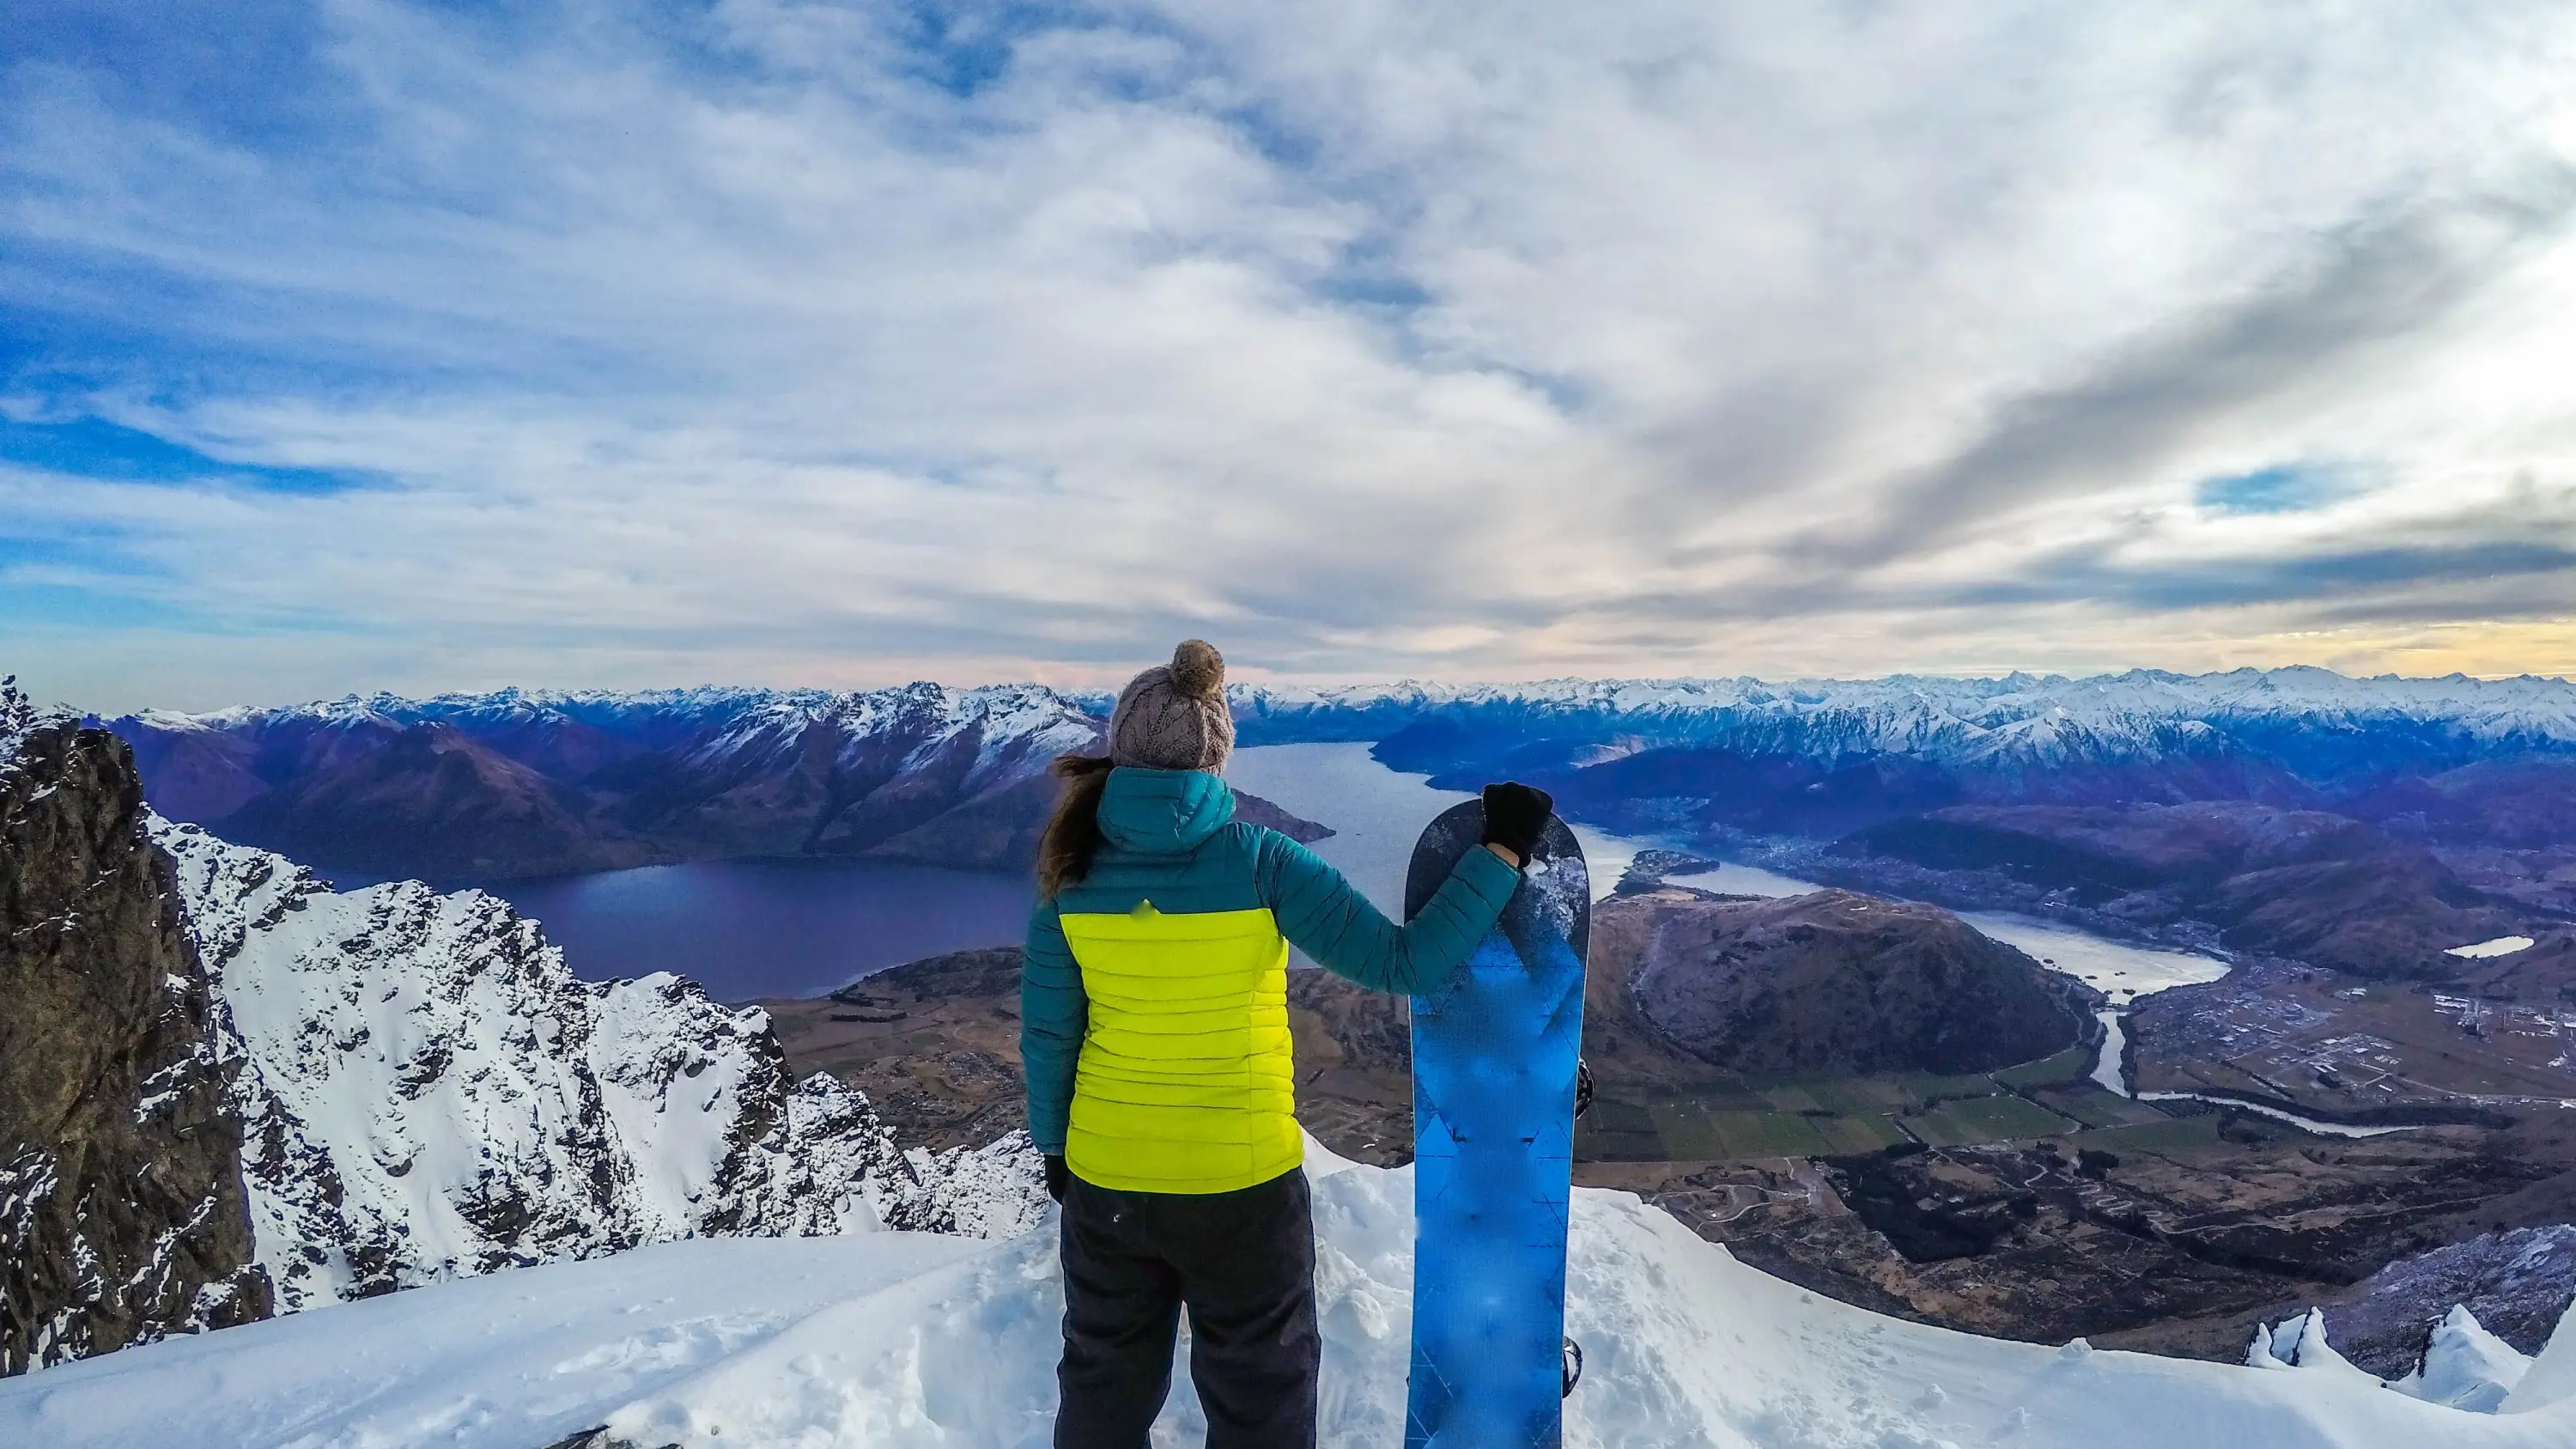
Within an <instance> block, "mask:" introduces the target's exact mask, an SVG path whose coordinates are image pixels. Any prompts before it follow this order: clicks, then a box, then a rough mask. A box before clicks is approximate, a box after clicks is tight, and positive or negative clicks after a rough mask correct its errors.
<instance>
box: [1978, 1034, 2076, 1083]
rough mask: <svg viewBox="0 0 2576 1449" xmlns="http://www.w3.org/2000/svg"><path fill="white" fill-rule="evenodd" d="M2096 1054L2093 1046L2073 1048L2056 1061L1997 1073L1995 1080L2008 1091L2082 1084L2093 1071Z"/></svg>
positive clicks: (2049, 1059) (2053, 1058)
mask: <svg viewBox="0 0 2576 1449" xmlns="http://www.w3.org/2000/svg"><path fill="white" fill-rule="evenodd" d="M2093 1053H2094V1049H2093V1048H2092V1047H2089V1046H2083V1045H2077V1046H2071V1047H2068V1048H2067V1049H2066V1050H2064V1051H2062V1052H2059V1053H2058V1054H2057V1055H2055V1056H2053V1057H2042V1058H2040V1059H2039V1060H2038V1061H2035V1062H2024V1063H2022V1064H2021V1065H2020V1066H2017V1067H2006V1068H2004V1069H2003V1070H2002V1071H2000V1072H1997V1073H1995V1074H1994V1077H1995V1080H1996V1081H1998V1082H2001V1083H2003V1084H2004V1085H2005V1086H2007V1087H2013V1088H2019V1089H2027V1088H2031V1087H2046V1086H2053V1085H2055V1084H2056V1083H2059V1082H2080V1081H2082V1080H2084V1077H2085V1075H2086V1074H2087V1073H2089V1072H2091V1071H2092V1070H2093Z"/></svg>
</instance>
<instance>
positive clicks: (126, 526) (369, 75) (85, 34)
mask: <svg viewBox="0 0 2576 1449" xmlns="http://www.w3.org/2000/svg"><path fill="white" fill-rule="evenodd" d="M154 9H156V7H150V6H125V5H119V6H105V5H101V6H96V7H76V6H75V7H56V11H57V12H58V14H57V16H56V18H54V19H53V20H52V21H51V23H48V24H44V25H38V26H35V27H32V28H31V33H30V34H29V36H28V37H27V41H26V43H25V44H24V45H23V46H22V47H20V48H19V49H18V50H17V51H15V52H14V53H13V54H14V58H13V59H12V60H10V61H8V62H5V65H6V70H5V72H0V335H5V336H9V337H13V338H17V339H19V341H18V343H17V344H16V345H15V346H12V347H9V348H8V349H7V350H6V351H0V418H6V419H9V420H12V421H10V422H9V423H6V424H0V431H6V430H8V429H10V428H14V429H15V431H14V432H10V433H9V437H10V438H13V439H15V442H14V443H12V444H10V445H9V446H8V447H6V448H0V620H10V621H14V623H15V624H16V625H18V626H20V627H15V628H12V630H11V633H12V634H13V636H17V637H14V638H13V641H12V646H11V652H12V654H13V656H19V655H21V654H22V653H23V654H24V655H25V656H26V657H13V660H12V663H13V666H15V667H20V668H22V669H23V670H24V671H25V672H26V673H28V674H29V675H30V676H31V677H32V678H34V679H36V680H37V682H38V683H39V684H40V685H45V686H50V687H51V688H53V689H55V690H56V691H58V692H61V693H65V694H69V695H73V696H76V697H79V698H81V699H82V700H83V701H84V702H94V703H105V704H126V703H139V702H145V701H150V702H215V701H221V700H226V699H233V698H256V697H265V695H264V693H254V692H253V691H261V692H275V691H280V690H283V691H286V692H294V693H318V692H336V691H338V690H340V689H344V688H353V687H373V686H376V685H390V686H395V687H405V688H427V687H440V686H449V685H475V684H486V683H497V682H502V681H504V680H509V679H519V680H525V681H529V682H544V683H610V684H634V683H648V682H674V681H681V680H689V679H696V678H709V677H713V678H734V679H744V678H765V679H775V680H779V681H782V682H789V681H792V682H805V681H816V682H872V681H875V680H881V679H886V678H894V677H901V676H903V675H906V674H913V673H929V674H937V675H940V676H943V677H948V678H956V679H970V678H978V677H997V676H1024V675H1032V674H1035V675H1041V676H1045V677H1054V678H1067V679H1072V678H1092V679H1101V678H1111V677H1117V676H1119V675H1122V674H1123V673H1124V671H1126V670H1127V669H1128V668H1131V667H1132V665H1133V662H1134V661H1135V660H1137V659H1139V658H1146V657H1152V656H1154V655H1156V654H1158V653H1159V652H1160V651H1161V650H1162V649H1164V648H1167V647H1168V640H1169V638H1170V637H1172V636H1175V635H1177V634H1180V633H1188V632H1204V633H1208V634H1210V635H1211V636H1213V637H1218V638H1220V639H1221V640H1222V641H1224V642H1225V644H1226V646H1227V649H1228V653H1229V656H1230V657H1233V658H1236V659H1238V660H1241V661H1244V662H1245V663H1246V664H1247V665H1248V666H1254V667H1264V668H1267V669H1268V670H1269V671H1270V672H1273V673H1278V674H1291V675H1306V676H1342V677H1348V676H1353V675H1381V674H1389V673H1437V674H1447V675H1452V676H1456V675H1463V674H1477V675H1484V676H1489V677H1490V676H1498V675H1499V676H1510V675H1519V674H1526V673H1534V672H1554V671H1558V670H1583V671H1600V672H1611V671H1615V672H1624V673H1641V672H1651V673H1675V672H1686V671H1732V670H1735V669H1751V668H1757V667H1758V668H1765V669H1776V668H1779V667H1781V666H1782V665H1784V664H1785V665H1792V666H1797V667H1812V668H1816V669H1823V670H1833V671H1836V672H1846V673H1850V672H1867V671H1871V670H1877V669H1888V668H1902V667H1927V668H1928V667H1965V666H1964V665H1963V664H1962V661H1967V662H1971V663H1973V662H1975V661H1980V660H1991V661H1992V662H1993V663H1995V664H1996V665H1997V666H1999V667H2001V666H2009V665H2011V664H2014V663H2022V662H2028V663H2032V664H2042V665H2047V666H2050V667H2065V666H2068V665H2070V664H2072V665H2077V666H2081V665H2085V664H2095V665H2119V664H2126V663H2129V662H2132V661H2133V660H2136V659H2143V658H2145V657H2146V656H2147V655H2148V654H2150V653H2152V654H2154V655H2155V659H2154V662H2157V663H2162V664H2168V665H2175V664H2179V665H2184V666H2188V665H2189V664H2190V663H2191V662H2192V660H2191V659H2189V658H2178V657H2175V655H2174V653H2173V651H2174V649H2175V648H2177V647H2178V646H2177V645H2176V643H2175V641H2176V640H2188V641H2191V642H2190V643H2189V648H2191V649H2193V650H2197V651H2199V652H2198V654H2197V656H2195V657H2197V658H2199V659H2201V660H2204V661H2206V662H2211V663H2217V662H2227V663H2236V662H2244V658H2245V653H2246V651H2262V650H2276V651H2288V652H2286V653H2282V654H2280V655H2278V657H2281V658H2291V657H2300V656H2299V655H2298V653H2297V651H2298V650H2300V649H2302V648H2309V647H2331V648H2336V649H2348V648H2363V647H2379V646H2377V645H2370V646H2362V645H2358V644H2351V643H2350V642H2349V641H2348V640H2347V642H2346V643H2341V644H2337V643H2332V642H2331V641H2329V643H2328V644H2327V645H2324V646H2312V645H2308V644H2300V643H2297V642H2295V641H2297V640H2301V639H2308V640H2312V641H2313V640H2315V639H2319V638H2326V637H2327V636H2329V635H2331V636H2333V638H2343V637H2344V636H2343V635H2339V634H2335V633H2334V631H2339V630H2340V631H2350V632H2351V638H2354V639H2357V638H2360V637H2362V636H2363V635H2367V636H2368V637H2370V638H2373V639H2397V638H2399V637H2400V636H2399V635H2398V634H2396V633H2392V632H2391V631H2394V630H2404V629H2411V628H2417V627H2419V626H2439V625H2443V624H2445V623H2452V624H2460V625H2462V626H2464V627H2465V626H2467V625H2469V624H2471V623H2474V622H2475V621H2476V620H2480V619H2488V620H2492V619H2495V618H2504V617H2510V618H2514V619H2531V618H2534V617H2536V615H2535V612H2534V609H2533V608H2532V607H2526V608H2523V609H2522V610H2520V611H2518V612H2513V613H2511V614H2509V615H2504V614H2494V613H2490V612H2476V611H2478V610H2489V609H2492V608H2495V607H2500V605H2501V604H2502V603H2504V602H2509V600H2507V599H2506V598H2505V596H2506V595H2508V594H2510V593H2512V590H2511V589H2507V588H2505V587H2503V586H2502V585H2499V584H2496V583H2495V582H2494V581H2495V580H2499V579H2506V578H2511V579H2515V580H2519V581H2520V582H2519V583H2518V584H2517V585H2516V586H2515V587H2517V588H2519V589H2521V591H2522V592H2521V597H2522V598H2524V599H2525V600H2526V601H2528V600H2533V599H2538V600H2543V601H2556V600H2557V595H2558V592H2559V591H2558V590H2556V589H2555V588H2553V587H2550V586H2549V585H2550V584H2551V583H2552V582H2553V579H2552V576H2551V574H2550V573H2549V571H2548V568H2546V567H2543V568H2540V569H2537V570H2535V569H2531V568H2525V567H2522V566H2520V565H2519V564H2516V563H2514V560H2518V559H2525V558H2526V557H2529V558H2543V557H2554V555H2550V554H2549V550H2552V549H2556V548H2561V547H2564V546H2567V545H2568V544H2569V543H2570V542H2571V540H2570V539H2569V537H2568V535H2567V534H2566V533H2565V532H2564V531H2563V530H2562V529H2560V525H2559V522H2558V520H2559V518H2560V515H2559V513H2558V512H2556V511H2555V510H2557V509H2559V507H2560V502H2559V500H2561V499H2562V498H2563V496H2564V492H2565V490H2566V489H2567V488H2569V487H2570V486H2576V477H2571V476H2570V464H2569V463H2568V461H2567V460H2568V459H2570V458H2576V418H2571V408H2570V405H2569V403H2568V402H2567V400H2566V399H2565V397H2564V396H2563V388H2560V387H2557V386H2554V385H2552V384H2550V383H2548V382H2547V380H2546V379H2547V378H2548V377H2549V376H2550V375H2551V372H2552V369H2553V368H2555V369H2556V373H2557V375H2564V373H2565V372H2566V371H2567V370H2569V368H2570V367H2571V366H2576V356H2571V355H2570V354H2571V351H2576V342H2571V341H2570V340H2569V339H2570V338H2576V325H2571V324H2576V247H2571V243H2570V239H2569V232H2568V227H2569V223H2570V220H2571V214H2572V213H2571V208H2576V186H2571V184H2570V181H2569V178H2570V177H2571V176H2576V103H2571V101H2570V100H2569V98H2568V95H2567V92H2566V89H2565V87H2564V86H2563V84H2561V78H2562V77H2563V75H2564V74H2565V73H2566V67H2567V66H2568V65H2569V64H2570V62H2572V61H2576V21H2571V18H2570V17H2569V16H2568V15H2567V14H2566V12H2565V11H2564V10H2563V9H2562V8H2560V7H2553V6H2545V5H2532V6H2527V7H2514V6H2505V7H2490V8H2487V9H2485V10H2482V11H2481V12H2480V13H2479V15H2478V16H2476V17H2473V18H2466V19H2464V18H2463V17H2461V16H2460V15H2458V14H2457V13H2456V12H2454V11H2452V10H2450V9H2448V8H2445V7H2435V6H2413V5H2387V6H2374V7H2370V8H2368V9H2365V10H2359V11H2354V10H2348V9H2340V8H2333V7H2328V8H2324V9H2319V10H2315V11H2313V12H2311V11H2309V10H2305V9H2300V8H2283V9H2280V10H2278V11H2265V12H2255V13H2248V12H2245V11H2244V10H2243V9H2242V7H2226V6H2217V5H2209V6H2194V5H2182V6H2175V5H2153V6H2150V5H2117V4H2114V5H2103V6H2087V7H2065V6H2047V5H2029V6H2011V5H2005V6H1994V7H1976V8H1974V9H1968V10H1963V9H1961V8H1959V7H1946V6H1930V5H1873V6H1849V7H1813V8H1810V9H1804V10H1791V11H1786V12H1784V11H1782V10H1780V9H1779V8H1778V7H1768V6H1755V5H1751V4H1727V5H1715V6H1712V5H1706V4H1679V3H1676V4H1670V5H1646V6H1636V7H1627V8H1624V9H1622V10H1621V11H1619V12H1618V13H1616V14H1604V13H1599V12H1590V11H1587V12H1581V13H1576V12H1569V11H1563V10H1560V9H1557V8H1553V7H1517V6H1501V7H1497V6H1489V5H1486V6H1471V5H1465V4H1428V5H1413V6H1388V5H1384V4H1380V3H1373V0H1324V3H1317V4H1313V5H1306V6H1298V7H1273V8H1266V9H1265V8H1259V7H1202V6H1196V5H1185V4H1171V5H1161V4H1147V3H1125V0H1110V3H1101V4H1097V5H1088V6H1075V7H1065V8H1044V7H1031V6H1024V5H991V6H985V5H975V4H968V5H961V6H951V7H935V8H932V7H846V6H838V5H822V4H808V3H791V0H721V3H717V4H713V5H710V6H665V5H652V4H645V3H642V0H562V3H556V4H551V5H541V6H514V7H501V8H499V9H497V10H494V9H481V8H477V9H459V8H454V7H429V6H425V5H413V4H405V3H395V0H326V3H322V4H318V5H303V4H297V5H285V4H278V5H273V6H263V5H248V4H246V5H244V6H242V7H240V9H241V15H240V17H239V19H240V23H239V24H237V25H232V26H228V27H221V28H218V29H220V30H221V32H222V33H221V34H213V33H210V32H209V28H208V27H204V26H188V25H179V24H175V23H168V22H169V21H170V17H169V16H168V15H166V14H163V15H160V16H159V17H157V19H156V18H155V16H154V15H153V14H152V13H151V12H152V11H153V10H154ZM194 459H205V460H208V462H209V463H211V464H215V465H219V466H207V467H202V468H201V467H199V466H197V465H196V464H195V463H194V462H193V461H191V460H194ZM2303 459H2332V460H2336V461H2335V467H2337V468H2338V469H2346V470H2349V471H2348V473H2347V474H2345V475H2341V476H2348V477H2350V478H2352V479H2356V480H2361V483H2360V484H2358V485H2356V487H2354V488H2353V489H2351V490H2349V491H2346V492H2343V493H2339V494H2331V496H2329V495H2330V490H2327V491H2318V490H2313V489H2306V483H2305V482H2302V481H2298V480H2306V479H2308V475H2307V474H2303V473H2295V472H2294V473H2290V474H2280V475H2279V476H2278V477H2277V478H2274V479H2273V481H2269V482H2267V481H2263V480H2265V479H2266V478H2267V477H2271V476H2272V474H2271V471H2270V470H2280V469H2284V468H2288V469H2293V470H2296V469H2298V468H2301V467H2308V466H2311V465H2305V464H2300V463H2297V462H2296V461H2295V460H2303ZM156 460H157V461H156ZM2284 460H2293V461H2291V462H2284ZM2318 476H2322V475H2318ZM2515 479H2525V480H2528V481H2527V483H2526V484H2524V485H2519V486H2521V488H2522V491H2519V492H2517V491H2516V488H2517V486H2518V485H2516V484H2515V483H2514V481H2513V480H2515ZM299 480H301V481H302V482H304V483H306V484H309V485H311V486H294V485H295V484H296V483H297V482H298V481H299ZM2212 480H2234V481H2232V482H2230V481H2218V482H2213V481H2212ZM351 481H354V482H356V483H358V484H360V485H361V486H344V485H345V484H346V483H348V482H351ZM2309 481H2313V480H2309ZM2303 489H2305V490H2306V491H2303ZM2291 498H2296V499H2299V500H2301V506H2299V507H2297V508H2292V509H2283V510H2279V511H2271V512H2266V511H2263V510H2264V508H2266V507H2269V506H2271V505H2272V504H2275V503H2278V502H2280V501H2282V500H2285V499H2291ZM2516 550H2522V552H2516ZM2481 568H2483V569H2484V570H2485V572H2484V573H2481V572H2480V570H2481ZM2481 580H2485V582H2481ZM84 601H86V605H85V604H84ZM2559 606H2560V605H2559V603H2557V602H2548V603H2546V607H2553V608H2554V607H2559ZM84 607H86V608H87V609H88V610H89V612H90V614H91V616H92V617H93V618H94V619H95V620H96V623H95V626H94V627H89V626H85V625H84V624H83V622H82V619H83V613H84ZM2446 609H2458V610H2468V611H2470V612H2459V613H2449V614H2445V613H2444V612H2443V611H2444V610H2446ZM2035 610H2037V611H2046V617H2045V618H2042V617H2040V616H2039V615H2037V614H2035V613H2034V612H2033V611H2035ZM2035 628H2037V629H2050V630H2055V631H2057V632H2056V633H2054V634H2042V633H2038V632H2035ZM2318 631H2324V633H2322V634H2321V633H2319V632H2318ZM2406 637H2412V636H2406ZM2499 637H2502V636H2499ZM2516 637H2522V636H2516ZM2532 637H2539V636H2532ZM2016 641H2018V643H2017V644H2016ZM2015 647H2019V648H2020V649H2022V650H2023V651H2024V653H2026V654H2027V655H2029V656H2031V657H2029V658H2027V659H2024V658H2018V657H2009V656H2011V653H2012V650H2013V649H2014V648H2015ZM2388 647H2391V648H2396V647H2400V646H2398V645H2394V644H2392V645H2390V646H2388ZM2404 647H2405V648H2408V649H2412V648H2413V646H2412V645H2406V646H2404ZM2040 656H2045V657H2040ZM2338 657H2343V656H2340V655H2339V656H2338ZM2405 657H2409V658H2414V657H2419V655H2418V654H2415V653H2410V654H2407V655H2406V656H2405ZM2481 657H2485V656H2481ZM298 660H302V661H305V662H304V663H302V664H298V662H297V661H298Z"/></svg>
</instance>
